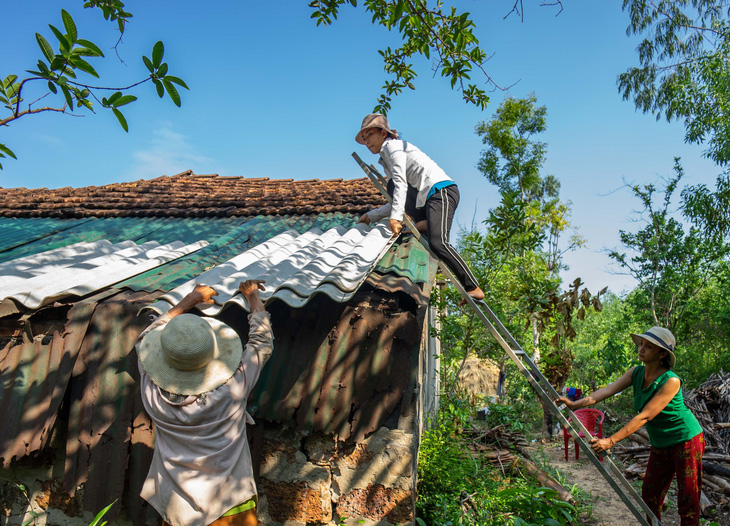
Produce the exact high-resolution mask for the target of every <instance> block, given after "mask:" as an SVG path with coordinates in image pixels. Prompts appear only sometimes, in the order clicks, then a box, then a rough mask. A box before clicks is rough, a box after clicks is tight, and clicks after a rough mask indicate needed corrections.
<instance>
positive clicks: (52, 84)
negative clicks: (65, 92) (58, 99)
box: [48, 80, 58, 95]
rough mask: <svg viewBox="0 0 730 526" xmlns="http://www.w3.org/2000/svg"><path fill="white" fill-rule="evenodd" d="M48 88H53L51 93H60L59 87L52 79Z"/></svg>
mask: <svg viewBox="0 0 730 526" xmlns="http://www.w3.org/2000/svg"><path fill="white" fill-rule="evenodd" d="M48 89H49V90H51V93H53V94H54V95H55V94H56V93H58V89H57V88H56V85H55V84H54V83H53V82H51V81H50V80H49V81H48Z"/></svg>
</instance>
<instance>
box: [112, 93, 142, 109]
mask: <svg viewBox="0 0 730 526" xmlns="http://www.w3.org/2000/svg"><path fill="white" fill-rule="evenodd" d="M135 100H137V97H135V96H134V95H124V96H123V97H119V98H118V99H117V100H115V101H114V107H115V108H118V107H120V106H124V105H126V104H129V103H130V102H134V101H135Z"/></svg>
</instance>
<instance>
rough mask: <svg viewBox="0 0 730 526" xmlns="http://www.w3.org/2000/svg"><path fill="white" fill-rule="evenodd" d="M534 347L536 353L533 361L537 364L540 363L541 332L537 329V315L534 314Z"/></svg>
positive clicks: (532, 319)
mask: <svg viewBox="0 0 730 526" xmlns="http://www.w3.org/2000/svg"><path fill="white" fill-rule="evenodd" d="M530 317H531V321H532V346H533V347H534V349H535V352H534V353H533V355H532V361H533V362H535V363H536V364H538V363H540V331H539V330H538V328H537V314H532V315H531V316H530Z"/></svg>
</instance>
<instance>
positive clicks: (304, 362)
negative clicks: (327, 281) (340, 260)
mask: <svg viewBox="0 0 730 526" xmlns="http://www.w3.org/2000/svg"><path fill="white" fill-rule="evenodd" d="M157 296H159V293H153V294H148V293H145V292H132V291H128V290H127V291H122V292H118V293H116V294H115V295H113V296H111V297H107V298H106V299H104V300H103V301H100V302H99V303H95V302H93V301H90V300H87V301H82V302H78V303H77V304H75V305H74V306H73V307H72V308H71V309H68V308H67V307H66V308H65V310H62V311H58V313H57V315H58V317H59V319H60V327H56V328H55V329H53V330H52V331H51V330H50V329H48V328H47V327H46V328H47V329H48V334H47V335H46V334H45V333H44V334H41V335H40V336H37V337H36V338H33V339H29V338H27V337H25V339H21V340H16V341H15V342H14V343H9V344H8V345H7V346H6V347H5V348H4V349H3V350H2V351H0V378H1V379H2V385H3V393H4V395H3V399H2V401H0V416H2V417H3V421H4V422H8V423H9V424H8V425H4V426H2V427H3V428H4V430H3V431H0V451H1V452H2V453H0V455H3V456H4V457H5V458H4V465H3V466H4V468H6V467H7V466H8V465H10V464H11V462H10V461H11V460H12V457H17V458H20V457H23V456H26V458H24V459H22V460H20V461H18V460H17V458H16V460H15V461H14V462H13V466H12V469H15V468H17V467H18V466H21V467H22V465H23V463H26V462H29V461H30V462H31V463H32V464H34V465H36V464H43V465H44V466H46V467H47V469H46V472H47V473H48V479H47V480H45V481H43V483H42V486H41V487H40V490H39V492H38V494H37V496H38V498H35V499H34V500H35V508H36V509H38V508H40V509H42V508H43V507H44V506H45V507H46V508H47V509H51V508H57V509H60V510H61V511H63V512H64V513H65V514H67V515H69V516H79V515H81V514H82V512H83V510H88V511H90V512H93V513H95V512H97V511H99V510H100V509H102V508H103V507H105V506H106V505H108V504H109V503H111V502H112V501H114V500H115V499H117V504H115V506H114V507H113V508H112V509H111V510H110V512H109V513H108V515H107V516H106V517H105V518H106V519H108V520H112V519H114V518H116V517H118V516H119V515H120V512H121V510H122V509H124V510H125V514H124V515H125V517H126V518H127V519H128V520H130V521H131V522H132V523H134V524H155V523H157V522H158V521H159V518H158V517H157V514H156V512H154V510H152V509H151V508H150V507H149V506H148V505H147V504H146V503H145V502H144V501H143V500H142V499H141V498H140V497H139V492H140V490H141V486H142V482H143V481H144V478H145V476H146V474H147V470H148V468H149V463H150V461H151V458H152V451H153V443H154V442H153V430H152V426H151V424H150V422H149V419H148V418H147V416H146V414H145V413H144V411H143V408H142V403H141V399H140V396H139V375H138V371H137V357H136V355H135V353H134V352H133V346H134V342H135V340H136V338H137V337H138V335H139V333H140V332H141V331H142V330H143V329H144V327H145V326H146V325H147V324H148V323H149V319H147V318H138V317H137V312H138V311H139V309H140V308H141V307H142V306H144V305H147V304H149V303H150V302H151V301H152V300H153V299H154V298H155V297H157ZM414 306H415V304H414V302H413V301H412V299H410V298H408V297H407V296H406V295H405V294H402V295H397V294H396V295H393V294H384V293H381V292H379V291H377V290H367V291H363V292H359V293H358V294H357V295H356V296H355V297H353V299H352V300H351V301H350V302H349V303H347V304H338V303H335V302H333V301H332V300H330V299H329V298H328V297H326V296H324V295H317V296H315V297H314V298H312V300H311V301H310V302H309V304H307V305H306V306H305V307H304V308H301V309H291V308H290V307H288V306H287V305H285V304H284V303H282V302H280V301H274V302H272V304H271V305H269V307H268V308H269V311H270V312H271V313H272V324H273V328H274V335H275V350H274V355H273V357H272V359H271V360H270V362H269V364H268V365H267V367H266V368H265V369H264V371H263V373H262V375H261V378H260V380H259V384H258V386H257V388H256V390H255V391H254V392H253V393H252V396H251V398H250V401H249V404H250V405H249V407H250V412H251V413H252V414H253V415H254V417H255V418H256V419H257V420H260V422H259V425H257V426H255V427H253V428H249V440H250V442H251V447H252V454H253V457H254V465H255V469H256V471H257V475H258V478H259V488H260V492H261V497H262V504H266V508H267V509H268V513H269V515H270V518H271V519H272V520H273V521H276V522H283V521H285V520H304V521H305V522H318V521H321V522H325V523H326V522H329V521H330V520H332V518H333V516H340V517H341V516H354V515H355V514H357V513H359V515H361V516H363V517H365V518H368V519H370V520H386V521H388V522H391V523H396V522H405V521H407V520H411V519H412V511H413V510H412V500H413V495H412V489H411V487H412V477H413V476H414V474H413V473H411V471H412V467H411V465H412V461H413V455H415V451H416V449H415V448H416V447H417V445H416V442H415V438H414V434H413V417H414V415H413V413H414V406H415V401H416V393H417V389H416V387H417V383H418V378H417V370H418V367H417V365H418V364H417V357H418V351H419V345H420V339H421V335H422V330H423V322H424V315H423V313H421V312H420V311H417V309H415V308H414ZM422 310H424V311H425V309H422ZM414 311H416V312H414ZM39 312H41V311H39ZM65 316H68V321H67V320H65V319H61V318H64V317H65ZM218 317H219V318H221V319H222V320H223V321H225V322H226V323H228V324H229V325H231V326H232V327H233V328H234V329H236V330H237V331H238V333H239V334H242V335H244V340H245V335H247V333H248V321H247V314H246V313H245V312H244V311H243V310H241V309H239V308H237V307H232V308H229V309H226V310H225V311H223V312H222V313H221V314H220V315H219V316H218ZM30 322H31V323H30V331H31V334H37V333H38V331H35V330H34V329H33V323H32V322H33V316H31V318H30ZM64 324H65V326H64ZM40 325H41V324H40V318H39V325H38V326H39V327H40ZM27 332H28V331H27V330H26V333H27ZM6 417H7V419H6ZM263 421H266V423H265V424H264V423H263ZM18 444H21V445H22V447H21V446H19V445H18ZM18 448H20V449H18ZM49 450H50V451H51V452H56V453H58V456H55V455H54V454H53V453H47V452H48V451H49ZM44 451H45V453H44ZM8 452H10V454H8ZM39 453H40V454H39ZM27 455H31V457H33V458H31V459H29V458H27ZM54 458H56V459H60V460H61V463H57V464H56V466H55V467H53V466H52V465H50V464H53V461H54ZM12 469H10V470H8V469H4V470H3V471H5V472H6V473H7V474H8V476H9V477H12V475H13V471H12ZM2 488H3V489H2V494H1V495H2V496H3V498H5V497H7V498H8V499H10V500H12V501H17V500H18V499H20V500H22V497H23V496H22V495H14V494H12V488H13V487H12V485H3V486H2ZM333 501H335V505H334V506H333V504H332V502H333ZM10 504H12V502H10ZM3 506H4V507H5V509H8V508H9V507H12V506H8V504H7V503H5V502H3ZM262 509H263V506H262ZM13 512H17V506H16V507H15V508H14V509H13ZM408 517H411V519H408Z"/></svg>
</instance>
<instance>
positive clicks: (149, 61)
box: [142, 55, 155, 73]
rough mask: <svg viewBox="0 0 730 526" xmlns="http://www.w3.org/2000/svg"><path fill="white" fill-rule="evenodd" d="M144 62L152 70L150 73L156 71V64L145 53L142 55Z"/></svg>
mask: <svg viewBox="0 0 730 526" xmlns="http://www.w3.org/2000/svg"><path fill="white" fill-rule="evenodd" d="M142 62H144V65H145V66H147V69H149V70H150V73H154V72H155V66H153V65H152V61H151V60H150V59H148V58H147V57H145V56H144V55H142Z"/></svg>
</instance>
